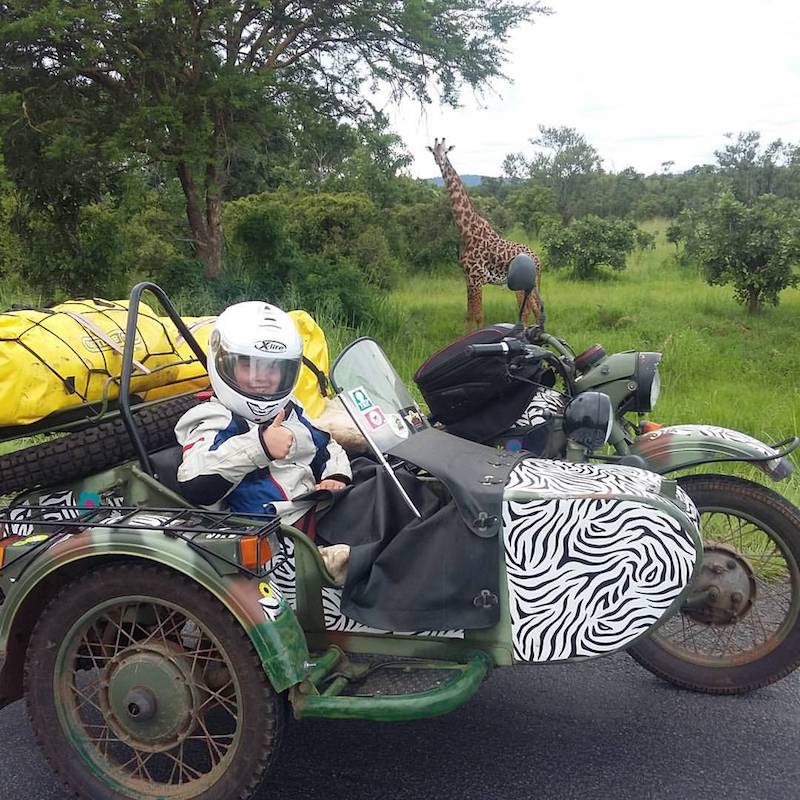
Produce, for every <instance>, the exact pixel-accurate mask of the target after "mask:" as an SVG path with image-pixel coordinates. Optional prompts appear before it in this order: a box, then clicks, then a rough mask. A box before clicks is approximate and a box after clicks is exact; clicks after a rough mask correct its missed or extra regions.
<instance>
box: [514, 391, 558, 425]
mask: <svg viewBox="0 0 800 800" xmlns="http://www.w3.org/2000/svg"><path fill="white" fill-rule="evenodd" d="M566 406H567V398H566V397H565V396H564V395H563V394H561V392H557V391H556V390H555V389H548V388H546V387H543V388H541V389H540V390H539V391H538V392H537V393H536V394H535V395H534V396H533V397H532V398H531V399H530V402H529V403H528V407H527V408H526V409H525V410H524V411H523V412H522V415H521V416H520V418H519V419H518V420H517V421H516V422H515V423H514V427H515V428H535V427H536V426H537V425H541V424H542V423H544V422H547V420H549V419H550V418H551V417H554V416H558V415H559V414H563V413H564V409H565V408H566Z"/></svg>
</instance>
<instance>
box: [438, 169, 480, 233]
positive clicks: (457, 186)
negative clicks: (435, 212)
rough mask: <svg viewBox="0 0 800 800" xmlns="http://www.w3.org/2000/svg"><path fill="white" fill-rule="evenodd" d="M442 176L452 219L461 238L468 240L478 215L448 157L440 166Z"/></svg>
mask: <svg viewBox="0 0 800 800" xmlns="http://www.w3.org/2000/svg"><path fill="white" fill-rule="evenodd" d="M441 170H442V178H444V185H445V186H446V187H447V193H448V195H450V205H451V206H452V209H453V220H454V221H455V223H456V227H457V228H458V232H459V234H461V239H462V241H464V242H468V241H469V239H470V236H471V234H472V230H473V228H474V223H475V220H476V218H478V219H480V218H479V217H478V214H477V212H476V211H475V208H474V206H473V205H472V201H471V200H470V199H469V195H468V194H467V189H466V187H465V186H464V184H463V183H462V182H461V178H459V177H458V173H457V172H456V171H455V169H454V168H453V165H452V164H451V163H450V161H449V159H447V158H445V159H444V164H442V166H441Z"/></svg>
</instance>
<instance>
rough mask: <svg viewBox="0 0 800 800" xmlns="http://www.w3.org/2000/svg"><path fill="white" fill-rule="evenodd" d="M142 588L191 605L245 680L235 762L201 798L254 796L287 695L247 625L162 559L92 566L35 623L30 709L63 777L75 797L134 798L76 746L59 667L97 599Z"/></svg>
mask: <svg viewBox="0 0 800 800" xmlns="http://www.w3.org/2000/svg"><path fill="white" fill-rule="evenodd" d="M126 595H137V596H145V597H148V596H149V597H153V598H155V599H161V600H167V601H170V602H173V603H175V604H176V605H178V606H180V607H182V608H187V609H191V612H192V614H193V615H195V616H196V617H197V618H198V620H199V621H200V622H202V624H203V625H204V626H205V627H207V629H208V630H209V631H210V632H211V633H212V634H213V635H214V636H215V637H216V638H217V640H218V641H219V642H220V644H221V645H222V646H223V647H224V648H225V650H226V653H227V655H228V657H229V658H230V661H231V666H232V667H233V669H234V671H235V673H236V675H237V677H238V680H239V685H240V688H241V699H242V703H241V712H240V713H241V718H242V719H241V724H242V727H243V730H242V734H243V735H242V736H241V739H240V745H239V752H238V753H236V754H235V755H234V758H233V762H232V763H231V765H230V766H229V768H228V770H227V771H226V772H225V773H224V774H223V775H222V777H221V778H220V779H219V780H217V782H216V783H215V784H213V786H211V788H210V789H208V790H206V791H204V792H201V793H200V794H197V795H192V797H196V798H197V800H249V798H251V797H252V796H253V795H254V794H255V792H256V791H257V790H258V787H259V786H260V784H261V783H262V781H263V780H264V778H265V777H266V774H267V772H268V770H269V768H270V767H271V766H272V764H273V763H274V761H275V757H276V755H277V752H278V749H279V747H280V744H281V741H282V739H283V731H284V727H285V723H286V699H285V697H284V696H283V695H277V694H276V693H275V692H274V690H273V689H272V686H271V685H270V683H269V680H268V679H267V677H266V675H265V673H264V669H263V666H262V664H261V661H260V660H259V658H258V656H257V655H256V652H255V650H254V648H253V645H252V642H251V641H250V639H249V637H248V636H247V634H246V633H245V631H244V629H243V628H242V626H241V625H240V624H239V623H238V622H237V621H236V620H235V619H234V618H233V616H231V614H230V613H229V612H228V611H227V609H225V607H224V606H223V605H222V604H221V603H220V602H219V601H218V600H217V599H216V598H214V597H213V596H212V595H210V594H208V593H207V592H206V591H204V590H203V589H202V588H200V587H199V586H198V585H197V584H196V583H194V582H193V581H190V580H187V579H186V578H183V577H179V576H176V575H175V573H173V572H171V571H169V570H167V569H164V568H162V567H157V566H144V565H137V564H123V565H120V564H117V565H112V566H106V567H101V568H99V569H96V570H93V571H91V572H87V573H86V574H84V575H82V576H81V577H79V578H77V579H76V580H74V581H73V582H72V583H70V584H68V585H67V586H65V587H64V588H63V589H62V590H61V591H60V592H59V593H58V594H57V595H56V596H55V597H54V598H53V599H52V600H51V601H50V603H49V604H48V605H47V607H46V608H45V610H44V611H43V612H42V615H41V617H40V618H39V621H38V623H37V625H36V627H35V629H34V631H33V635H32V637H31V641H30V645H29V646H28V652H27V658H26V663H25V696H26V705H27V712H28V716H29V718H30V721H31V726H32V727H33V731H34V734H35V735H36V738H37V740H38V742H39V746H40V747H41V749H42V751H43V753H44V755H45V758H46V759H47V761H48V762H49V764H50V766H51V767H52V768H53V770H54V771H55V772H56V773H57V774H58V775H59V777H60V778H61V779H62V781H64V783H65V786H66V788H67V789H68V795H66V796H68V797H80V798H85V800H129V798H130V796H129V795H123V794H120V793H118V792H117V791H115V790H112V789H110V788H109V787H108V786H106V785H105V784H103V783H102V782H101V781H100V780H99V779H98V778H97V777H96V776H95V774H94V773H93V772H92V771H90V770H89V769H88V768H86V767H85V766H84V761H83V760H82V757H81V755H80V754H79V753H78V752H77V751H76V750H74V749H73V747H72V744H71V743H70V740H69V739H68V737H67V736H66V734H65V732H64V730H63V728H62V725H61V722H60V721H59V718H58V714H57V711H56V691H55V690H54V682H55V680H56V676H55V675H54V671H55V666H56V660H57V655H58V652H59V646H60V644H61V642H62V641H63V639H64V632H65V631H67V630H69V629H70V628H71V627H72V625H73V624H75V622H76V621H77V620H78V619H79V618H80V617H81V616H82V615H83V614H85V613H87V612H88V611H90V610H91V609H92V608H94V607H95V606H96V605H97V604H98V603H101V602H105V601H107V600H109V599H111V598H114V597H124V596H126Z"/></svg>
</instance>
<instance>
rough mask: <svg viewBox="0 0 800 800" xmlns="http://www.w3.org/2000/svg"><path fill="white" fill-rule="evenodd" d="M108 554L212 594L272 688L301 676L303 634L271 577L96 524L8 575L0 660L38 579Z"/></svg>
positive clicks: (179, 544)
mask: <svg viewBox="0 0 800 800" xmlns="http://www.w3.org/2000/svg"><path fill="white" fill-rule="evenodd" d="M109 557H112V558H114V557H123V558H127V559H141V560H142V561H147V562H151V563H155V564H161V565H163V566H166V567H168V568H170V569H173V570H175V571H176V572H178V573H181V574H182V575H185V576H186V577H187V578H189V579H191V580H192V581H195V582H196V583H198V584H200V586H202V587H203V588H204V589H206V590H207V591H208V592H210V593H211V594H213V595H214V596H215V597H216V598H217V599H218V600H219V601H220V602H221V603H222V604H223V605H224V606H225V608H227V610H228V611H229V612H230V613H231V614H232V615H233V616H234V618H235V619H236V620H237V621H238V622H239V624H240V625H241V626H242V627H243V628H244V629H245V631H246V632H247V634H248V636H249V637H250V640H251V641H252V643H253V646H254V647H255V649H256V652H257V653H258V656H259V658H260V660H261V663H262V665H263V667H264V671H265V672H266V674H267V676H268V677H269V679H270V681H271V683H272V685H273V687H274V689H275V691H276V692H281V691H283V690H284V689H287V688H289V687H290V686H293V685H295V684H296V683H299V682H300V681H301V680H303V678H304V677H305V670H306V668H307V663H308V661H309V656H308V648H307V645H306V640H305V636H304V634H303V630H302V628H301V627H300V625H299V623H298V621H297V619H296V617H295V615H294V611H293V610H292V609H291V607H290V606H289V605H288V603H287V602H286V600H285V599H284V598H283V596H282V595H281V593H280V591H279V590H278V588H277V587H276V586H275V585H274V583H272V582H270V581H269V580H267V579H265V580H262V581H259V580H257V579H256V578H251V577H248V576H247V575H244V574H242V573H238V572H237V573H233V574H227V575H220V574H219V573H218V572H217V571H216V570H215V569H214V568H213V567H212V565H211V564H210V563H209V562H208V561H207V560H206V559H205V558H203V557H202V556H201V555H200V554H198V553H197V552H195V551H193V550H191V549H190V548H189V547H188V546H187V545H186V543H185V542H183V541H182V540H180V539H175V538H170V537H167V536H164V534H163V533H162V532H161V531H152V530H137V531H125V530H113V531H110V530H108V529H103V528H96V529H92V530H89V531H84V532H82V533H80V534H78V535H74V536H67V537H65V538H63V539H60V540H59V541H58V542H56V543H55V544H53V545H52V546H51V547H49V548H48V549H47V550H46V551H44V552H43V553H41V554H40V555H39V556H37V557H35V559H34V560H33V561H32V562H30V561H28V560H27V559H25V561H26V562H27V563H28V564H29V566H28V567H27V568H25V569H23V570H20V571H19V573H20V574H19V576H18V577H14V576H13V574H12V575H11V576H10V578H11V582H10V583H9V584H8V590H7V592H6V598H5V602H4V603H3V605H2V613H0V664H3V663H4V662H5V660H6V658H7V656H8V650H9V648H10V639H11V635H12V629H13V627H14V623H15V620H16V619H17V616H18V613H19V612H20V610H21V609H23V607H24V605H25V601H26V600H27V599H29V598H30V597H31V596H32V593H35V592H37V591H40V590H43V589H42V587H43V586H46V585H47V584H43V581H45V580H46V579H47V578H50V577H53V576H55V574H56V573H57V572H58V570H60V569H63V568H65V567H67V566H68V565H70V566H71V571H70V572H71V576H73V577H74V575H75V569H76V567H77V568H78V569H79V568H80V562H85V568H86V570H87V571H88V570H90V569H92V566H93V564H94V563H96V559H101V558H102V559H108V558H109ZM44 591H47V590H46V589H44ZM51 591H52V590H51Z"/></svg>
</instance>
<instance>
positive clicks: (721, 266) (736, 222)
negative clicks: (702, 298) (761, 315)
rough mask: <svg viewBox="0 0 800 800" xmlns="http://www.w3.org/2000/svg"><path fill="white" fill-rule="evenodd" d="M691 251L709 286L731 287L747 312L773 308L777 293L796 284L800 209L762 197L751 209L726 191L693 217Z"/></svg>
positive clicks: (772, 198) (799, 257)
mask: <svg viewBox="0 0 800 800" xmlns="http://www.w3.org/2000/svg"><path fill="white" fill-rule="evenodd" d="M692 249H693V251H694V252H696V255H697V258H698V261H699V263H700V265H701V266H702V268H703V271H704V273H705V276H706V279H707V280H708V282H709V283H711V284H712V285H713V284H732V285H733V287H734V296H735V297H736V299H737V300H738V301H739V302H740V303H743V304H744V305H746V307H747V310H748V311H749V312H751V313H753V312H756V311H759V310H760V308H761V307H762V305H763V304H764V303H769V304H771V305H777V304H778V299H779V295H780V293H781V292H782V291H783V290H784V289H786V288H788V287H790V286H795V285H797V283H798V281H799V280H800V278H798V276H797V275H796V274H795V273H794V272H793V267H794V265H796V264H797V263H798V260H800V209H798V208H797V207H796V206H792V205H791V204H789V203H788V202H787V201H781V200H779V199H777V198H775V197H773V196H770V195H764V196H762V197H758V198H756V200H755V201H754V203H753V204H752V205H751V206H747V205H745V204H744V203H742V202H740V201H739V200H737V199H736V198H735V197H734V196H733V194H732V193H730V192H725V193H723V194H721V195H720V196H719V198H718V199H717V201H716V202H715V203H714V204H712V205H710V206H709V207H708V208H707V209H706V210H705V212H704V213H703V214H701V215H698V226H697V229H696V234H695V238H694V239H693V240H692Z"/></svg>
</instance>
